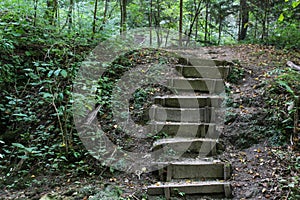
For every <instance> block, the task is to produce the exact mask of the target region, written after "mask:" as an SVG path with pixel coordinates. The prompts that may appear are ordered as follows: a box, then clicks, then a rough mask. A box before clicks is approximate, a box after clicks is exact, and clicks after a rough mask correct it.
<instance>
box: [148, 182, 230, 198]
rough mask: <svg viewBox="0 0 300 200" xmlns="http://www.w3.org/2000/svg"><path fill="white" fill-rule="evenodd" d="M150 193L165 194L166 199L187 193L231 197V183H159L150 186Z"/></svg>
mask: <svg viewBox="0 0 300 200" xmlns="http://www.w3.org/2000/svg"><path fill="white" fill-rule="evenodd" d="M147 192H148V194H149V195H164V196H165V197H166V199H169V198H170V197H172V196H178V195H179V194H180V193H182V194H185V195H195V194H197V195H220V196H221V197H231V186H230V183H228V182H224V181H193V182H190V180H186V181H181V182H174V181H172V182H166V183H163V184H162V183H157V184H154V185H151V186H148V188H147Z"/></svg>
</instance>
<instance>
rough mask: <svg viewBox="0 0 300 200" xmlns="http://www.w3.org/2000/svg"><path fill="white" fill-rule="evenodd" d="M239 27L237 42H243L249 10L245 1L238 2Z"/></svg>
mask: <svg viewBox="0 0 300 200" xmlns="http://www.w3.org/2000/svg"><path fill="white" fill-rule="evenodd" d="M240 13H241V25H240V33H239V37H238V40H244V39H246V36H247V30H248V22H249V8H248V5H247V1H246V0H240Z"/></svg>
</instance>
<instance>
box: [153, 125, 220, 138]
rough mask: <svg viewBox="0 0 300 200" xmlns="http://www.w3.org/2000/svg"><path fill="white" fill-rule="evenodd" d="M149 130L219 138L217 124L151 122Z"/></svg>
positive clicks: (170, 134) (184, 135)
mask: <svg viewBox="0 0 300 200" xmlns="http://www.w3.org/2000/svg"><path fill="white" fill-rule="evenodd" d="M149 125H150V126H149V128H150V130H149V132H150V133H153V134H158V133H164V135H167V136H168V137H174V136H176V137H190V138H204V137H206V138H218V133H217V132H216V124H213V123H189V122H155V121H154V122H151V123H150V124H149Z"/></svg>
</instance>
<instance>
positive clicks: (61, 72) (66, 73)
mask: <svg viewBox="0 0 300 200" xmlns="http://www.w3.org/2000/svg"><path fill="white" fill-rule="evenodd" d="M60 74H61V75H62V76H63V77H64V78H66V77H67V76H68V72H67V71H66V70H64V69H63V70H61V71H60Z"/></svg>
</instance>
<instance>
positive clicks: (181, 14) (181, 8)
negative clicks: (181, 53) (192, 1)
mask: <svg viewBox="0 0 300 200" xmlns="http://www.w3.org/2000/svg"><path fill="white" fill-rule="evenodd" d="M179 9H180V11H179V46H180V47H181V46H182V20H183V19H182V18H183V0H180V2H179Z"/></svg>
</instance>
